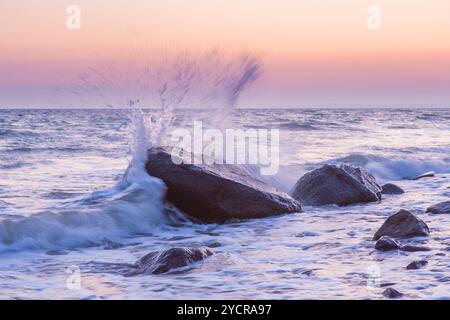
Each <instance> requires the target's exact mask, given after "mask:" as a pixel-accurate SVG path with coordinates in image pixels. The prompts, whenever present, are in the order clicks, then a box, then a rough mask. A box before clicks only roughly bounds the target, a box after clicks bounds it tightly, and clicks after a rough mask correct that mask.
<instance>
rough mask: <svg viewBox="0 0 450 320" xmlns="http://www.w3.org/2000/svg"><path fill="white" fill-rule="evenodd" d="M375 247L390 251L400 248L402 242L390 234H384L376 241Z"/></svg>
mask: <svg viewBox="0 0 450 320" xmlns="http://www.w3.org/2000/svg"><path fill="white" fill-rule="evenodd" d="M375 249H377V250H380V251H390V250H397V249H400V243H399V242H398V241H397V240H394V239H392V238H391V237H388V236H382V237H381V238H380V239H378V241H377V243H375Z"/></svg>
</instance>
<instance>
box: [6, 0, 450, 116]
mask: <svg viewBox="0 0 450 320" xmlns="http://www.w3.org/2000/svg"><path fill="white" fill-rule="evenodd" d="M69 5H77V6H79V8H80V9H81V16H80V17H81V20H80V21H81V28H80V29H79V30H69V29H68V28H67V25H66V23H67V19H68V17H69V14H68V13H67V12H66V9H67V7H68V6H69ZM370 5H376V6H377V8H379V9H380V11H379V12H380V16H379V17H380V20H379V21H380V24H379V28H375V29H374V28H369V27H368V21H369V22H370V21H373V20H372V18H373V17H374V16H373V15H372V14H373V12H372V11H370V12H368V11H367V10H368V8H369V6H370ZM144 46H145V47H146V48H152V50H153V51H158V50H159V49H158V48H164V50H165V51H171V50H172V51H176V50H180V49H182V50H189V51H192V52H200V51H202V50H205V49H208V48H211V47H220V48H225V49H226V50H228V51H233V50H234V51H240V50H242V51H246V52H252V53H254V54H256V55H258V56H259V57H260V59H261V62H262V66H263V68H262V75H261V77H260V79H258V81H257V82H256V83H254V85H253V86H252V87H251V88H250V89H249V90H248V91H247V92H245V93H244V94H243V96H242V97H241V100H240V103H239V105H240V106H241V107H307V106H335V105H339V106H390V105H405V106H408V105H411V106H412V105H414V106H417V105H421V106H434V105H436V106H450V90H449V88H450V0H429V1H423V0H395V1H392V0H371V1H368V0H340V1H336V0H321V1H317V0H277V1H275V0H245V1H242V0H226V1H225V0H191V1H186V0H114V1H108V0H70V1H67V0H39V1H29V0H0V107H54V106H57V107H73V106H80V97H74V95H73V94H72V95H70V94H64V92H66V91H67V92H69V91H71V89H73V87H74V86H75V85H76V81H77V75H78V74H80V72H82V71H83V70H85V69H86V68H89V67H90V66H92V65H95V64H97V63H99V61H100V62H101V61H102V60H107V59H108V58H110V57H111V56H112V55H114V56H115V57H119V59H121V58H122V57H123V59H124V60H126V59H129V58H130V55H132V53H131V52H132V49H131V48H136V47H144ZM55 88H57V89H58V91H57V92H56V91H55ZM94 104H95V103H94Z"/></svg>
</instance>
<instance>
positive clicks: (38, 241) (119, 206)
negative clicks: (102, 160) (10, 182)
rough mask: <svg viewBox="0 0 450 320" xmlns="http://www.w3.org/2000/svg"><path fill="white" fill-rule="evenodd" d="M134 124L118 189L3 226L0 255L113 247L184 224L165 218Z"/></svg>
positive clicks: (140, 130)
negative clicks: (128, 159) (163, 227)
mask: <svg viewBox="0 0 450 320" xmlns="http://www.w3.org/2000/svg"><path fill="white" fill-rule="evenodd" d="M134 114H135V115H136V113H134ZM132 121H133V123H135V125H133V128H132V133H133V136H134V137H133V141H132V150H131V153H132V155H131V156H132V160H131V162H130V165H129V167H128V169H127V170H126V172H125V174H124V176H123V178H122V180H121V181H120V182H119V183H118V184H117V185H116V186H114V187H112V188H108V189H104V190H99V191H95V192H92V193H90V194H87V195H85V196H82V197H80V198H78V199H75V200H68V201H67V202H65V203H63V204H62V205H60V206H58V207H52V208H49V209H48V210H47V211H45V212H40V213H37V214H33V215H31V216H28V217H20V218H16V219H11V218H6V219H4V220H1V221H0V252H5V251H21V250H29V249H45V250H51V251H53V250H63V249H74V248H82V247H91V246H99V245H103V244H110V243H116V242H120V241H121V240H123V239H126V238H130V237H133V236H139V235H148V234H151V233H152V231H153V230H154V229H155V227H159V226H161V225H164V224H167V223H170V222H173V221H175V220H176V221H179V219H182V218H183V217H182V215H181V214H180V213H179V212H177V211H175V210H171V211H170V214H168V212H169V211H168V206H167V205H166V204H165V202H164V196H165V191H166V186H165V184H164V182H163V181H161V180H160V179H158V178H155V177H151V176H150V175H148V174H147V172H146V170H145V163H146V160H147V157H146V151H147V147H148V141H147V140H146V139H147V135H146V132H145V131H146V127H145V123H144V121H143V120H142V119H141V118H139V117H136V118H134V119H132Z"/></svg>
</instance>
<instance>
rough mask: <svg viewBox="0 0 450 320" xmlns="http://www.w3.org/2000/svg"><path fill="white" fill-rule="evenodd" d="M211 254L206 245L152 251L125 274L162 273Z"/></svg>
mask: <svg viewBox="0 0 450 320" xmlns="http://www.w3.org/2000/svg"><path fill="white" fill-rule="evenodd" d="M211 255H213V252H212V251H211V250H210V249H208V248H206V247H200V248H172V249H169V250H163V251H154V252H151V253H149V254H147V255H145V256H144V257H142V258H141V259H139V260H138V261H137V262H136V263H135V264H134V266H133V267H132V268H131V270H130V272H128V273H127V274H126V275H127V276H134V275H139V274H162V273H166V272H169V271H171V270H173V269H176V268H181V267H186V266H188V265H190V264H191V263H193V262H196V261H201V260H204V259H206V258H207V257H209V256H211Z"/></svg>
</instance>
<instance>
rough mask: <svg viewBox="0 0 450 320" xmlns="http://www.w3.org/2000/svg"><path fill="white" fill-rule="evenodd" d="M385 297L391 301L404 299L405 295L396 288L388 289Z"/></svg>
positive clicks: (384, 294)
mask: <svg viewBox="0 0 450 320" xmlns="http://www.w3.org/2000/svg"><path fill="white" fill-rule="evenodd" d="M383 296H385V297H386V298H389V299H397V298H401V297H403V293H401V292H398V291H397V290H395V289H394V288H387V289H386V290H384V291H383Z"/></svg>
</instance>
